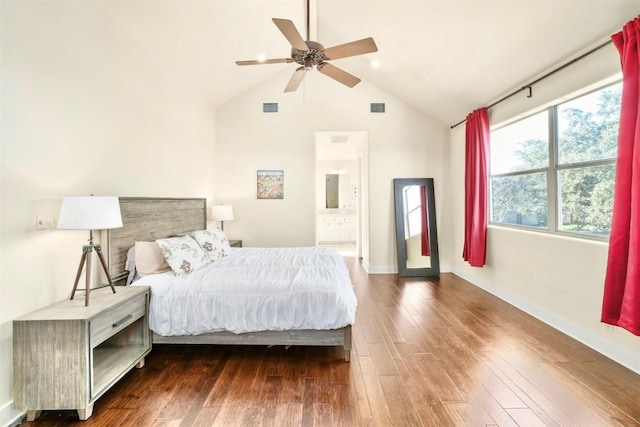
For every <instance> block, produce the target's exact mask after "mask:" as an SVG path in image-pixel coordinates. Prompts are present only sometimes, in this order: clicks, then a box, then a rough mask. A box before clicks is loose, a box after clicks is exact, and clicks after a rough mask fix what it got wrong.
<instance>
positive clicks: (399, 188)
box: [393, 178, 440, 277]
mask: <svg viewBox="0 0 640 427" xmlns="http://www.w3.org/2000/svg"><path fill="white" fill-rule="evenodd" d="M393 189H394V202H395V215H396V247H397V252H398V275H399V276H415V277H430V276H438V275H440V259H439V257H438V230H437V228H436V203H435V198H434V191H433V178H396V179H394V180H393Z"/></svg>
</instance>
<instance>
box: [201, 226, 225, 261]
mask: <svg viewBox="0 0 640 427" xmlns="http://www.w3.org/2000/svg"><path fill="white" fill-rule="evenodd" d="M193 237H194V239H196V241H197V242H198V244H199V245H200V246H201V247H202V249H204V250H205V252H206V253H207V255H208V256H209V259H210V260H211V261H216V260H219V259H220V258H222V257H225V256H227V255H229V253H230V252H231V246H230V245H229V239H227V236H226V235H225V234H224V231H222V230H220V229H219V228H217V227H216V228H214V229H212V230H199V231H194V232H193Z"/></svg>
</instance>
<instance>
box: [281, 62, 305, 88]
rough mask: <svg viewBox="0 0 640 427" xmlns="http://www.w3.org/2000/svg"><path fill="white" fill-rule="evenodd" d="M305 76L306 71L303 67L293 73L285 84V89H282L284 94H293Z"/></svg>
mask: <svg viewBox="0 0 640 427" xmlns="http://www.w3.org/2000/svg"><path fill="white" fill-rule="evenodd" d="M306 74H307V70H305V69H304V67H298V68H297V69H296V71H294V72H293V75H292V76H291V79H290V80H289V83H287V87H286V88H284V91H285V92H295V91H296V90H297V89H298V86H300V83H302V80H303V79H304V76H305V75H306Z"/></svg>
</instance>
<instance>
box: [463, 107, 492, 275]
mask: <svg viewBox="0 0 640 427" xmlns="http://www.w3.org/2000/svg"><path fill="white" fill-rule="evenodd" d="M488 155H489V113H488V112H487V109H486V108H480V109H478V110H475V111H474V112H472V113H471V114H469V115H468V116H467V130H466V153H465V173H464V248H463V250H462V258H463V259H464V260H465V261H468V262H469V264H470V265H471V266H473V267H482V266H483V265H484V262H485V254H486V250H487V217H488V211H489V200H488V194H489V192H488V181H487V180H488V176H489V171H488V157H487V156H488Z"/></svg>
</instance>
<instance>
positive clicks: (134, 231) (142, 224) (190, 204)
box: [107, 197, 207, 283]
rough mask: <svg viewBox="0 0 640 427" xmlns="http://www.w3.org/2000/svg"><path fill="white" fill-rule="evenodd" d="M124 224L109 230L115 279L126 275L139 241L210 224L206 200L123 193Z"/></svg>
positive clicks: (112, 275)
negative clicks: (128, 253) (128, 254)
mask: <svg viewBox="0 0 640 427" xmlns="http://www.w3.org/2000/svg"><path fill="white" fill-rule="evenodd" d="M120 211H121V212H122V225H123V226H122V228H114V229H112V230H109V232H108V233H107V245H108V253H107V256H108V262H109V274H110V275H111V279H112V280H113V282H114V283H117V282H120V281H122V280H123V279H125V278H126V277H127V272H126V271H125V269H124V267H125V263H126V260H127V251H128V250H129V248H131V247H132V246H134V244H135V242H136V241H153V240H156V239H160V238H163V237H169V236H173V235H177V234H183V233H190V232H192V231H195V230H204V229H205V228H207V200H206V199H204V198H202V199H200V198H192V199H176V198H155V197H120Z"/></svg>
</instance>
